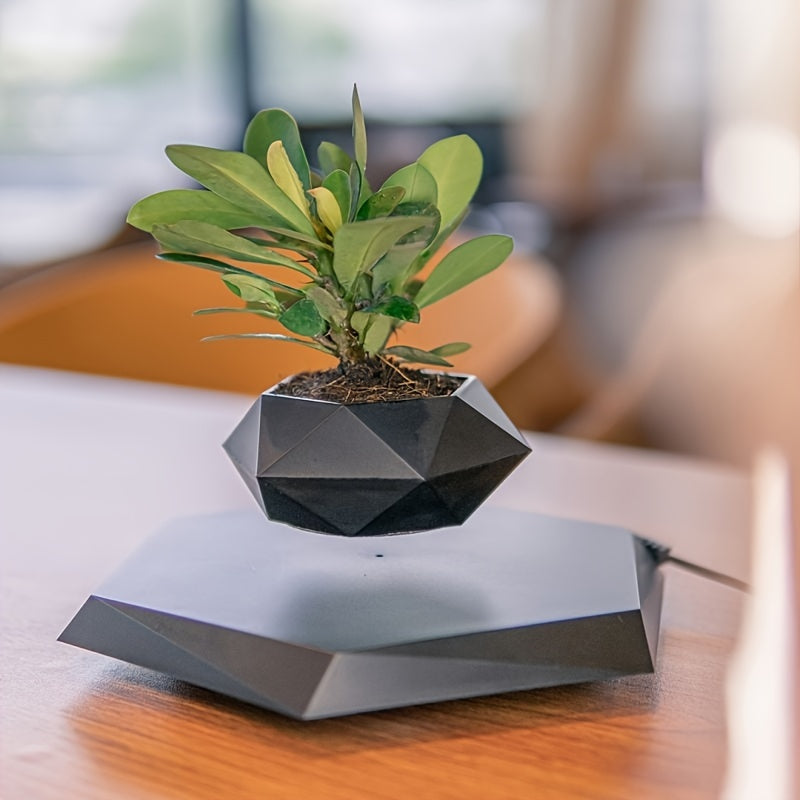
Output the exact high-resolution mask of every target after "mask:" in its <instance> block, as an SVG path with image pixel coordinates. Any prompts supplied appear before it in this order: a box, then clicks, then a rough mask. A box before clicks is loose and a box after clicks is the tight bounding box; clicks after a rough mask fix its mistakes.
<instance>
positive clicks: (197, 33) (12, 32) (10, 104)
mask: <svg viewBox="0 0 800 800" xmlns="http://www.w3.org/2000/svg"><path fill="white" fill-rule="evenodd" d="M230 7H231V4H230V2H227V0H170V2H167V3H165V2H159V0H114V2H105V1H104V0H69V2H63V0H3V2H2V4H0V265H24V264H26V263H33V262H37V261H43V260H49V259H57V258H60V257H61V256H62V255H64V256H66V255H69V254H70V253H71V252H78V251H82V250H87V249H90V248H91V247H93V246H95V245H98V244H100V243H102V242H103V241H104V240H105V239H107V238H108V237H110V236H112V235H113V234H114V233H115V232H116V231H118V230H119V229H120V228H121V226H122V220H123V219H124V217H125V210H126V208H127V206H128V205H129V203H130V202H131V200H134V199H136V198H137V197H139V196H141V195H144V194H147V193H148V192H151V191H153V190H154V189H155V188H158V187H160V186H163V185H167V184H170V183H173V184H174V183H175V182H176V181H179V180H180V178H179V177H178V175H179V174H178V173H177V172H176V171H175V170H174V168H172V167H171V166H170V164H169V162H168V161H167V160H166V158H165V157H164V156H163V154H162V150H163V147H164V145H165V144H166V143H168V142H172V141H194V142H203V143H205V144H217V145H220V146H225V145H227V144H229V143H230V142H231V141H233V140H235V139H236V138H237V137H238V134H239V131H240V129H241V121H240V117H241V106H242V99H241V97H239V96H237V94H236V92H235V91H232V87H231V82H232V78H233V74H234V68H233V66H232V65H231V62H230V52H231V51H232V49H233V44H234V42H235V26H234V24H233V21H232V20H231V14H230Z"/></svg>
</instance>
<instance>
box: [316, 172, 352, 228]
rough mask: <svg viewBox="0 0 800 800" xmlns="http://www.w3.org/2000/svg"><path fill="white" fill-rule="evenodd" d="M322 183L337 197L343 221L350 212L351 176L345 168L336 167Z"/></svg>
mask: <svg viewBox="0 0 800 800" xmlns="http://www.w3.org/2000/svg"><path fill="white" fill-rule="evenodd" d="M322 185H323V187H324V188H326V189H327V190H328V191H329V192H330V193H331V194H332V195H333V196H334V197H335V198H336V202H337V203H338V205H339V211H340V213H341V215H342V221H344V220H346V219H347V215H348V214H349V213H350V176H349V175H348V174H347V173H346V172H345V171H344V170H341V169H335V170H333V172H331V173H330V174H329V175H327V176H326V177H325V180H324V181H323V182H322Z"/></svg>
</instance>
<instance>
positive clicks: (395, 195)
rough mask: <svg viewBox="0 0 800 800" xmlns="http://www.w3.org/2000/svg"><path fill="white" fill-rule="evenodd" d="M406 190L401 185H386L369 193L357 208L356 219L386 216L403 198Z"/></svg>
mask: <svg viewBox="0 0 800 800" xmlns="http://www.w3.org/2000/svg"><path fill="white" fill-rule="evenodd" d="M405 193H406V190H405V189H404V188H403V187H402V186H386V187H384V188H383V189H378V191H377V192H375V194H371V195H370V196H369V197H368V198H367V199H366V200H365V201H364V202H363V203H362V204H361V207H360V208H359V209H358V213H357V214H356V219H359V220H360V219H377V218H378V217H388V216H389V214H391V213H392V211H394V210H395V209H396V208H397V206H398V204H399V203H400V201H401V200H402V199H403V197H404V195H405Z"/></svg>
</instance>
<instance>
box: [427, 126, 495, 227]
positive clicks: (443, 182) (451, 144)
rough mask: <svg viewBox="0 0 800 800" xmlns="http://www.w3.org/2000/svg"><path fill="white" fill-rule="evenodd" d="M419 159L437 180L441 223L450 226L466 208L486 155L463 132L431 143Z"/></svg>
mask: <svg viewBox="0 0 800 800" xmlns="http://www.w3.org/2000/svg"><path fill="white" fill-rule="evenodd" d="M417 161H418V162H419V163H420V164H421V165H422V166H423V167H424V168H425V169H426V170H427V171H428V172H429V173H430V174H431V175H432V176H433V179H434V181H435V182H436V189H437V198H436V206H437V208H438V209H439V211H440V212H441V214H442V227H443V228H449V227H450V225H451V224H452V223H453V222H454V221H455V220H456V219H458V218H459V217H460V216H461V215H462V214H463V213H464V211H465V209H466V208H467V206H468V205H469V203H470V201H471V200H472V197H473V195H474V194H475V192H476V190H477V188H478V185H479V184H480V181H481V174H482V172H483V156H482V155H481V151H480V148H479V147H478V145H477V144H476V143H475V141H474V140H473V139H472V138H470V137H469V136H467V135H466V134H461V135H459V136H450V137H448V138H447V139H441V140H440V141H438V142H435V143H434V144H432V145H431V146H430V147H429V148H428V149H427V150H425V152H424V153H423V154H422V155H421V156H420V157H419V158H418V159H417Z"/></svg>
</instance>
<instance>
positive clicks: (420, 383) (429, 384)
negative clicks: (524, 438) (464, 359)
mask: <svg viewBox="0 0 800 800" xmlns="http://www.w3.org/2000/svg"><path fill="white" fill-rule="evenodd" d="M462 380H463V379H462V378H456V377H454V376H452V375H447V374H446V373H438V374H428V373H427V372H423V371H422V370H418V369H410V368H408V367H401V366H400V365H399V364H397V363H395V362H394V361H392V360H390V359H388V358H370V359H367V360H366V361H363V362H361V363H359V364H351V365H350V366H349V367H348V368H347V369H346V370H344V369H342V367H341V366H339V367H334V368H333V369H326V370H321V371H319V372H301V373H299V374H298V375H294V376H293V377H291V378H289V379H287V380H285V381H284V382H283V383H281V384H279V385H278V386H277V387H276V388H275V390H274V392H275V394H283V395H289V396H290V397H310V398H312V399H314V400H328V401H332V402H335V403H347V404H349V403H380V402H387V401H392V400H412V399H414V398H419V397H441V396H443V395H448V394H452V393H453V392H454V391H455V390H456V389H457V388H458V387H459V386H460V385H461V382H462Z"/></svg>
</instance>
